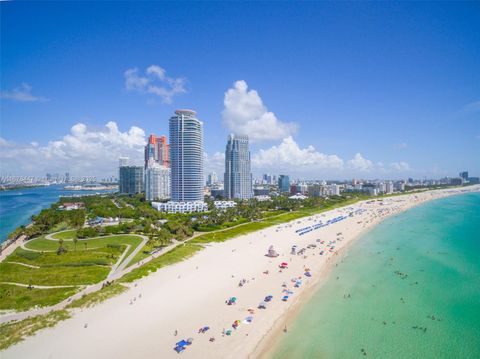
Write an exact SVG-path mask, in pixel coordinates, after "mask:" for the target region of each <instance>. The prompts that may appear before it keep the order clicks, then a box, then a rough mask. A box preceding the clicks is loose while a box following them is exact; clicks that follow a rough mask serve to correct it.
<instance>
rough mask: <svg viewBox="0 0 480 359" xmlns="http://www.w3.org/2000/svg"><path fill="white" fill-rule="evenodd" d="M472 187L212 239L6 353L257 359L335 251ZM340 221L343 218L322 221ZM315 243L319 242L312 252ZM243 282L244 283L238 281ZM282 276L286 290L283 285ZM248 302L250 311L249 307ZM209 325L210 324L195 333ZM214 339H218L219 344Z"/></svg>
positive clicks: (395, 198) (10, 355) (324, 272)
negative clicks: (403, 214) (180, 348)
mask: <svg viewBox="0 0 480 359" xmlns="http://www.w3.org/2000/svg"><path fill="white" fill-rule="evenodd" d="M474 190H477V191H478V190H479V186H475V187H474V186H472V187H469V188H464V189H445V190H437V191H429V192H421V193H418V194H409V195H403V196H393V197H389V198H386V199H383V200H371V201H364V202H360V203H357V204H354V205H351V206H347V207H343V208H339V209H335V210H332V211H329V212H324V213H322V214H318V215H314V216H311V217H305V218H302V219H299V220H295V221H292V222H290V223H285V224H282V225H278V226H275V227H270V228H267V229H264V230H261V231H258V232H255V233H251V234H248V235H244V236H241V237H238V238H235V239H232V240H228V241H226V242H223V243H215V244H209V245H208V246H207V248H206V249H205V250H203V251H201V252H199V253H198V254H196V255H195V256H193V257H192V258H190V259H188V260H186V261H184V262H180V263H177V264H175V265H172V266H168V267H165V268H162V269H160V270H158V271H157V272H156V273H153V274H151V275H150V276H148V277H146V278H143V279H141V280H139V281H137V282H135V283H133V284H132V286H131V289H130V290H128V291H127V292H125V293H123V294H121V295H119V296H117V297H115V298H112V299H109V300H107V301H106V302H104V303H102V304H99V305H97V306H95V307H93V308H89V309H84V310H79V311H78V312H76V313H75V314H74V315H73V317H72V318H71V319H68V320H66V321H63V322H60V323H59V324H58V325H56V326H55V327H54V328H51V329H44V330H41V331H39V332H38V333H37V334H36V335H34V336H32V337H29V338H27V339H26V340H25V341H23V342H20V343H18V344H16V345H14V346H12V347H10V348H8V349H7V350H5V351H4V352H2V353H0V356H1V357H2V358H3V359H8V358H62V359H63V358H69V359H73V358H162V359H163V358H177V357H178V356H179V354H177V353H176V352H175V351H174V347H175V343H176V342H178V341H180V340H182V339H185V340H186V339H188V338H193V343H192V344H191V345H188V346H186V348H185V350H184V352H183V353H181V354H180V355H181V356H182V357H184V358H248V357H259V356H261V355H262V354H263V353H264V352H265V349H268V346H269V343H270V342H271V340H272V338H274V337H275V336H278V335H283V334H282V330H281V329H282V328H283V326H284V325H285V320H286V318H288V316H287V314H288V313H289V312H291V311H292V310H293V308H294V307H298V305H299V304H300V303H301V301H302V300H303V299H304V298H305V294H306V293H308V290H309V289H311V288H312V287H313V286H314V285H315V284H317V283H318V282H319V281H320V280H321V279H322V278H324V277H325V276H326V275H327V274H328V268H329V266H331V265H333V264H334V262H335V257H337V258H338V257H340V255H339V254H338V253H340V251H342V250H344V249H345V248H347V247H348V245H349V244H351V243H352V241H354V240H355V239H356V238H359V237H360V235H361V234H362V233H363V232H365V231H367V230H369V229H370V228H372V227H373V226H374V225H376V224H378V223H379V222H380V221H382V220H383V219H384V218H386V217H387V216H391V215H394V214H396V213H399V212H400V211H403V210H406V209H408V208H410V207H412V206H414V205H417V204H420V203H423V202H425V201H428V200H431V199H436V198H440V197H444V196H448V195H453V194H458V193H460V191H474ZM334 218H337V219H339V218H342V219H341V220H338V221H337V222H335V223H330V224H328V225H325V226H322V227H320V224H327V222H328V221H329V220H330V221H331V220H332V219H334ZM307 227H311V229H312V230H311V231H310V232H306V233H305V234H304V235H299V233H298V232H296V231H298V230H300V229H305V228H307ZM315 227H319V228H317V229H314V228H315ZM306 230H307V229H306ZM306 230H305V231H306ZM321 241H323V242H321ZM329 243H330V245H329ZM312 244H313V245H315V246H316V247H315V248H307V246H308V245H312ZM270 245H273V246H274V248H275V250H276V251H277V252H278V253H279V256H278V257H276V258H269V257H267V256H265V254H266V253H267V250H268V248H269V246H270ZM293 245H296V246H297V250H300V249H302V248H305V252H304V254H303V255H298V254H296V255H292V254H291V253H290V252H291V248H292V246H293ZM331 246H334V248H333V249H332V247H331ZM321 251H323V252H324V253H323V255H320V252H321ZM282 262H287V263H288V269H283V270H280V268H279V264H280V263H282ZM305 268H308V269H310V273H311V277H307V276H306V275H305ZM267 271H268V274H265V273H266V272H267ZM293 278H297V279H298V278H300V279H301V281H302V284H301V285H300V287H299V288H296V287H294V284H295V283H294V282H292V279H293ZM242 279H245V280H246V283H245V285H243V286H242V287H240V286H239V281H240V280H242ZM284 282H285V283H286V284H287V288H284V287H282V284H283V283H284ZM285 289H288V290H290V291H291V292H293V294H291V295H289V298H288V300H287V301H286V302H285V301H282V300H281V299H282V297H283V296H284V295H285V292H284V290H285ZM267 295H272V296H273V299H272V300H271V301H270V302H268V303H267V307H266V309H257V306H258V305H259V303H260V302H262V301H263V299H264V298H265V296H267ZM230 297H236V298H237V300H236V304H234V305H227V304H226V303H225V301H226V300H227V299H229V298H230ZM250 308H251V309H254V314H250V313H249V312H248V309H250ZM247 317H253V320H252V321H251V323H248V324H247V323H240V325H239V326H238V328H237V329H233V328H232V324H233V323H234V321H236V320H240V321H244V320H245V319H246V318H247ZM275 324H276V325H275ZM205 326H208V327H209V328H210V329H209V330H208V331H207V332H206V333H204V334H202V333H198V330H199V328H202V327H205ZM224 330H225V331H226V330H231V335H222V332H223V331H224ZM175 331H177V332H178V334H177V335H176V336H175V335H174V332H175ZM211 337H214V338H215V340H214V341H213V342H211V341H210V340H209V339H210V338H211Z"/></svg>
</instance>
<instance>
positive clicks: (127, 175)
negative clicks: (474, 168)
mask: <svg viewBox="0 0 480 359" xmlns="http://www.w3.org/2000/svg"><path fill="white" fill-rule="evenodd" d="M143 180H144V178H143V166H120V176H119V180H118V192H119V193H120V194H136V193H141V192H143V188H144V181H143Z"/></svg>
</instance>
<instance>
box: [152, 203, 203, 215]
mask: <svg viewBox="0 0 480 359" xmlns="http://www.w3.org/2000/svg"><path fill="white" fill-rule="evenodd" d="M152 207H153V208H155V209H156V210H157V211H161V212H168V213H192V212H206V211H208V205H207V203H205V202H203V201H195V202H174V201H168V202H165V203H161V202H152Z"/></svg>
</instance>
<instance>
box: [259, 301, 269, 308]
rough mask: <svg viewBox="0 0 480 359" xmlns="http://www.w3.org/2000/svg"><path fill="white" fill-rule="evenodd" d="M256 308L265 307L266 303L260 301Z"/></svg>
mask: <svg viewBox="0 0 480 359" xmlns="http://www.w3.org/2000/svg"><path fill="white" fill-rule="evenodd" d="M258 309H267V303H265V302H260V304H259V305H258Z"/></svg>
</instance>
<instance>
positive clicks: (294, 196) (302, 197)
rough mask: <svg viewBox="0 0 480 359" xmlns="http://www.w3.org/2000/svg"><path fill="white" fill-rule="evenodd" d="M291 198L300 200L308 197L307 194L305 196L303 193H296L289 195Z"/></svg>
mask: <svg viewBox="0 0 480 359" xmlns="http://www.w3.org/2000/svg"><path fill="white" fill-rule="evenodd" d="M288 198H289V199H299V200H304V199H307V198H308V197H307V196H304V195H303V194H295V195H293V196H290V197H288Z"/></svg>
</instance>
